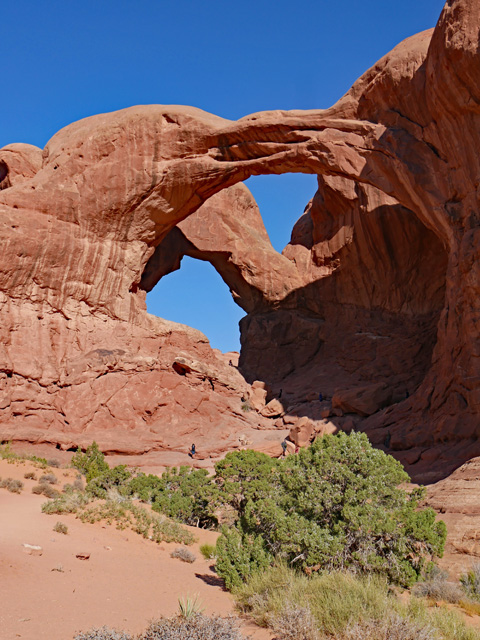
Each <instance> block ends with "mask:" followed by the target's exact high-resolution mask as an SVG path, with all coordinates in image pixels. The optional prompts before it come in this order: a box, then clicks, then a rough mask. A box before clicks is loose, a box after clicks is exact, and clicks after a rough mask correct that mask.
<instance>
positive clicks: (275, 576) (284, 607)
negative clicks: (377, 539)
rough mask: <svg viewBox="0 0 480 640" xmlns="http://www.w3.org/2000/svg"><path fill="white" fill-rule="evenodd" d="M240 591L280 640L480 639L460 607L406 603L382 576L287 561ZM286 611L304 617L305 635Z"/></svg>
mask: <svg viewBox="0 0 480 640" xmlns="http://www.w3.org/2000/svg"><path fill="white" fill-rule="evenodd" d="M235 595H236V598H237V602H238V606H239V608H240V610H241V611H242V612H243V613H247V614H249V615H251V616H252V617H253V618H254V619H255V620H256V622H257V623H258V624H260V625H262V626H270V627H271V628H273V629H274V630H275V632H276V634H277V637H278V638H279V640H280V639H282V640H290V638H291V639H292V640H293V638H295V640H296V638H297V637H298V638H301V639H302V640H315V639H316V638H318V639H319V640H320V639H321V640H324V639H325V640H327V639H335V640H347V639H348V640H397V639H398V640H405V639H406V640H410V638H412V639H413V638H414V639H415V640H417V639H424V640H430V639H431V640H453V639H455V640H480V634H479V632H478V631H476V630H475V629H473V628H469V627H467V626H466V624H465V622H464V621H463V619H462V617H461V615H460V614H459V613H458V612H457V611H452V610H449V609H447V608H445V607H428V606H426V605H425V603H424V601H422V600H419V599H417V598H415V597H413V598H411V600H410V602H409V603H408V604H402V602H401V601H400V600H399V599H398V598H397V597H396V596H395V595H394V594H393V593H392V591H391V590H390V589H389V586H388V583H387V581H386V580H385V579H384V578H381V577H379V576H377V577H375V576H362V575H357V576H355V575H352V574H351V573H345V572H333V573H328V574H323V575H318V574H317V575H313V576H311V577H308V576H306V575H301V574H299V573H298V572H295V571H292V570H291V569H289V568H288V567H287V566H286V565H284V564H283V565H279V566H276V567H274V568H271V569H269V570H267V571H265V572H263V573H261V574H255V575H254V576H252V577H251V578H250V579H249V580H248V582H247V583H246V584H245V585H242V587H240V588H238V589H236V590H235ZM286 612H290V613H291V615H292V616H293V617H297V618H298V624H299V628H300V629H302V633H303V635H299V636H294V635H293V636H292V635H289V633H294V631H292V629H291V627H290V625H289V621H288V620H287V619H286ZM312 619H313V620H314V624H312ZM369 633H370V635H369ZM382 633H383V635H382ZM282 634H283V635H282ZM317 634H318V635H317ZM402 634H403V635H402ZM409 634H410V635H409ZM415 634H416V635H415Z"/></svg>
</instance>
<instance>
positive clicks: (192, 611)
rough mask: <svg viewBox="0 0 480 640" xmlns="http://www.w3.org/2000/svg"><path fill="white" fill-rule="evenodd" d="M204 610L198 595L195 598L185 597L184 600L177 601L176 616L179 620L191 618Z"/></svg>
mask: <svg viewBox="0 0 480 640" xmlns="http://www.w3.org/2000/svg"><path fill="white" fill-rule="evenodd" d="M203 612H204V608H203V607H202V603H201V602H200V599H199V597H198V593H197V594H195V596H193V597H192V596H187V597H186V598H179V599H178V615H179V616H180V617H181V618H186V619H188V618H191V617H192V616H196V615H198V614H199V613H203Z"/></svg>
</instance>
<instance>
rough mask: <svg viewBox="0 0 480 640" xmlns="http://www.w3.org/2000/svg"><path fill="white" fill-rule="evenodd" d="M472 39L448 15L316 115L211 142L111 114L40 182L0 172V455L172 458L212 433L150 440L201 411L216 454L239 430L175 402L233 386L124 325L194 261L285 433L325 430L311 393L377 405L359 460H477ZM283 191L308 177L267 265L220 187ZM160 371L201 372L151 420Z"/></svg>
mask: <svg viewBox="0 0 480 640" xmlns="http://www.w3.org/2000/svg"><path fill="white" fill-rule="evenodd" d="M479 29H480V2H478V0H451V1H449V2H448V3H447V4H446V6H445V8H444V10H443V12H442V15H441V16H440V20H439V22H438V24H437V27H436V28H435V30H434V31H433V32H431V31H430V32H425V33H422V34H419V35H417V36H414V37H412V38H409V39H408V40H406V41H405V42H403V43H401V44H400V45H399V46H398V47H396V48H395V49H394V50H393V51H392V52H391V53H389V54H388V55H387V56H385V57H384V58H383V59H382V60H380V61H379V62H378V63H377V64H376V65H375V66H374V67H372V69H370V70H369V71H367V72H366V73H365V74H364V75H363V76H362V77H361V78H360V79H359V80H358V81H357V82H356V83H355V85H354V86H353V87H352V89H351V90H350V91H349V92H348V93H347V95H346V96H345V97H344V98H342V99H341V100H340V101H339V102H338V103H337V104H336V105H334V106H333V107H331V108H330V109H327V110H325V111H319V110H312V111H303V112H301V111H291V112H283V111H277V112H265V113H259V114H254V115H251V116H248V117H246V118H243V119H241V120H239V121H237V122H229V121H226V120H223V119H221V118H218V117H216V116H213V115H210V114H207V113H205V112H202V111H200V110H198V109H193V108H188V107H161V106H150V107H133V108H131V109H126V110H123V111H119V112H116V113H113V114H105V115H99V116H93V117H91V118H87V119H85V120H81V121H79V122H77V123H74V124H72V125H70V126H68V127H66V128H65V129H63V130H61V131H60V132H59V133H57V134H56V135H55V136H54V137H53V138H52V140H50V142H49V143H48V144H47V146H46V148H45V149H44V151H43V154H42V165H41V167H40V164H39V161H38V158H39V153H40V152H39V150H35V149H33V150H32V149H31V148H29V151H28V152H27V150H26V149H25V147H23V146H22V147H21V148H20V149H18V153H16V152H15V153H14V151H17V149H16V148H15V149H14V147H15V145H13V146H10V147H8V148H5V149H4V150H2V151H1V152H0V153H1V155H0V186H2V187H3V189H2V192H1V193H0V222H1V227H0V229H1V232H0V233H1V237H2V246H3V247H4V254H3V257H2V260H1V262H0V291H1V292H2V299H1V300H0V305H1V308H0V317H1V320H2V324H1V326H2V329H1V331H2V336H1V338H2V339H1V343H2V347H1V350H0V370H1V371H3V376H4V377H3V378H2V380H1V385H2V386H1V389H2V393H3V400H2V401H1V405H3V409H2V410H1V415H0V424H1V425H2V433H3V434H4V435H3V437H14V438H17V439H31V440H32V439H37V440H47V441H51V442H57V443H59V444H60V446H67V445H69V444H73V443H74V442H73V441H74V440H75V441H78V442H79V441H80V440H81V441H82V442H86V441H87V440H91V439H93V437H95V438H97V439H98V440H100V439H101V438H100V437H99V434H100V435H103V436H105V438H106V440H105V443H106V442H107V441H108V442H109V443H110V444H109V445H108V446H107V444H105V447H106V448H111V447H112V446H113V442H114V441H115V442H117V443H118V446H117V445H116V446H117V448H116V450H125V451H128V450H130V449H131V447H132V446H133V445H132V444H131V443H132V442H134V441H135V442H136V443H137V447H138V448H139V449H142V448H143V449H148V448H152V447H153V448H155V447H159V448H161V447H166V446H168V442H167V441H169V438H170V432H169V429H171V432H172V436H171V437H173V431H176V436H175V437H178V440H177V441H178V442H181V443H182V446H183V444H184V443H185V442H186V440H185V439H184V436H185V438H187V437H188V438H190V439H191V436H192V434H195V433H197V431H196V430H195V429H197V428H198V429H204V431H205V432H207V431H209V429H211V428H212V427H211V426H210V423H209V424H208V427H207V426H205V425H206V424H207V423H206V422H205V421H204V422H202V423H201V424H202V425H203V426H198V427H195V428H193V430H192V431H188V427H185V429H186V430H187V432H188V433H185V432H184V431H182V428H183V427H182V428H181V427H177V426H172V425H173V424H174V423H175V419H174V415H176V414H175V411H176V410H177V404H178V405H179V406H182V402H183V403H184V404H187V405H188V407H184V408H185V410H186V411H187V413H186V417H185V418H184V421H183V422H185V420H187V421H188V419H190V418H191V417H192V415H194V414H195V415H196V414H197V413H201V411H200V407H202V406H205V408H204V409H202V411H204V412H205V413H206V415H207V416H208V417H209V418H211V420H212V424H217V422H218V421H219V415H220V414H221V415H224V416H229V417H231V418H232V420H233V422H232V423H231V425H230V426H229V427H228V428H226V429H225V430H223V431H221V433H222V434H226V433H228V434H229V435H228V436H225V437H228V438H233V437H234V436H233V434H234V433H235V430H236V429H237V420H238V419H244V418H245V416H242V415H241V413H239V414H238V415H237V414H235V412H234V411H233V409H229V410H225V406H224V405H221V408H220V409H218V411H216V412H215V411H214V412H213V413H209V409H208V408H207V405H208V406H213V404H215V403H214V402H213V399H212V400H211V403H212V405H210V404H209V403H206V402H205V401H204V400H201V399H200V396H195V388H194V387H195V386H196V385H197V384H198V388H197V391H201V394H200V395H202V394H204V393H205V389H207V390H208V386H210V388H211V386H212V385H213V387H215V384H217V388H216V389H215V388H214V389H212V388H211V391H212V392H215V394H217V392H218V393H220V391H218V388H220V389H221V390H222V391H221V394H220V395H222V397H223V396H224V397H225V398H229V397H231V395H232V394H233V396H235V398H236V399H237V400H238V398H239V397H240V396H241V395H242V394H246V393H248V388H247V386H246V384H245V382H244V381H243V379H242V378H241V377H236V379H235V382H234V383H231V384H230V383H227V382H226V381H225V375H224V371H223V369H222V365H221V359H219V358H218V357H217V356H216V355H215V354H212V353H211V352H210V351H209V350H208V348H207V345H206V343H205V341H204V339H203V338H202V337H201V336H199V335H198V333H195V332H188V331H187V330H185V331H184V332H180V333H178V334H177V333H176V332H175V331H174V330H173V328H172V325H171V324H169V323H165V322H162V321H161V320H158V319H154V318H152V317H150V316H148V314H146V312H145V305H144V295H145V290H148V289H149V288H151V287H152V286H153V285H154V284H155V282H156V281H157V280H158V279H159V278H160V277H162V276H163V275H164V274H165V273H168V272H169V271H170V270H172V269H173V268H175V267H176V266H177V265H178V261H179V259H180V258H181V256H182V255H184V254H188V255H195V256H196V257H199V258H201V259H210V260H211V261H212V263H213V264H214V265H215V266H216V267H217V269H218V270H219V272H220V273H221V274H222V277H223V278H224V280H225V281H226V282H227V284H228V285H229V286H230V288H231V289H232V291H233V292H234V294H235V296H236V298H237V299H238V301H239V302H240V304H241V305H242V306H243V307H244V308H245V309H246V310H247V311H248V313H249V315H248V316H247V318H246V319H245V320H244V321H243V324H242V356H241V360H240V367H241V369H242V371H243V372H244V373H245V375H246V377H247V379H248V380H249V381H252V380H254V379H255V378H260V379H263V380H266V381H267V382H269V383H270V384H271V387H272V389H273V393H274V394H275V393H277V394H278V395H280V391H282V393H284V394H285V395H284V396H282V402H284V401H285V402H286V401H288V403H289V405H290V406H289V411H290V413H291V414H292V413H293V414H297V415H305V414H308V415H309V416H310V417H313V418H316V417H317V413H318V414H321V413H322V412H325V411H326V410H328V406H327V407H325V406H324V404H322V402H320V400H318V399H315V398H316V397H317V396H318V390H319V389H321V390H322V391H323V392H324V394H325V395H326V396H327V398H328V397H329V395H332V394H333V392H335V391H337V396H338V393H339V392H342V388H343V391H349V393H350V395H352V387H356V388H358V393H357V396H359V395H361V396H365V387H366V385H372V386H371V388H372V389H377V390H378V388H379V387H378V384H384V385H387V386H388V387H390V388H391V389H392V393H391V394H386V396H388V398H386V396H385V397H383V396H382V398H381V401H379V402H377V404H376V405H375V404H374V405H368V411H366V410H365V406H367V404H368V403H367V404H365V403H363V407H364V409H363V410H362V411H360V413H363V414H365V413H370V411H371V410H375V408H377V407H378V408H381V406H382V405H384V404H387V403H390V402H393V403H394V404H392V405H391V406H389V407H388V408H386V409H383V410H382V411H377V412H375V413H374V414H373V415H372V416H371V417H370V418H368V419H367V420H366V421H365V422H364V423H363V424H364V427H365V428H366V429H367V430H368V431H369V432H370V433H371V434H372V437H373V438H374V439H375V441H377V442H379V443H381V442H384V441H387V440H388V442H389V446H390V447H392V448H393V449H395V450H404V451H409V450H412V448H415V447H417V448H418V447H420V448H422V450H423V451H426V450H427V449H429V448H432V447H438V446H439V445H442V446H443V452H442V451H440V450H439V452H438V455H444V456H445V457H446V458H448V460H450V461H451V462H452V464H453V461H455V460H457V459H461V458H463V459H465V456H471V455H474V454H475V453H478V445H477V437H478V427H479V423H480V421H479V417H480V416H479V413H480V411H479V407H480V364H479V362H480V359H479V355H480V353H479V349H480V347H479V344H480V343H479V341H478V323H479V318H480V302H479V301H480V296H479V295H478V294H479V283H480V271H479V266H478V265H479V264H480V262H479V260H478V251H479V247H480V235H479V234H480V231H479V229H480V224H479V213H478V210H479V207H478V197H479V195H478V185H479V183H480V178H479V176H480V163H479V159H478V153H477V149H478V146H479V145H478V139H477V138H478V137H479V135H480V120H479V116H480V107H479V104H480V99H479V98H480V97H479V96H478V95H477V94H478V92H479V87H480V82H479V80H480V65H479V62H478V61H479V59H480V58H479V55H478V53H479V52H478V46H479V45H478V41H479V38H478V35H479ZM289 171H293V172H304V173H315V174H318V175H319V190H318V192H317V195H316V196H315V198H314V199H313V201H312V203H311V205H310V207H309V209H308V211H307V212H306V214H305V215H304V216H303V218H302V219H301V221H300V222H299V223H298V224H297V226H296V228H295V230H294V234H293V237H292V243H291V244H290V246H289V247H288V248H287V249H286V251H285V252H284V255H283V256H278V255H276V254H275V252H273V250H272V249H271V247H270V246H269V243H268V239H267V238H266V236H265V233H264V230H263V229H262V225H261V224H260V220H259V216H258V211H257V210H256V207H255V205H254V203H253V202H252V200H251V198H250V196H249V195H248V192H247V191H246V190H245V188H243V187H239V186H238V187H237V186H234V185H236V184H237V183H239V182H242V181H243V180H245V179H246V178H247V177H249V176H250V175H256V174H261V173H284V172H289ZM220 192H221V193H220ZM216 194H218V195H216ZM209 199H210V200H209ZM203 203H206V204H205V205H204V206H203V207H202V209H200V207H201V206H202V205H203ZM192 214H193V215H192ZM239 215H242V216H244V217H245V221H246V224H239ZM189 216H191V218H189ZM187 218H188V220H187ZM220 221H221V222H220ZM213 225H215V226H213ZM213 228H214V229H215V237H214V238H212V237H211V233H210V231H209V230H210V229H213ZM177 342H178V344H179V346H178V347H176V346H175V347H174V348H173V351H169V348H170V347H173V345H176V344H177ZM180 347H182V351H186V352H187V353H186V355H185V354H183V355H182V354H180V355H179V354H178V353H177V351H178V349H179V348H180ZM183 347H185V348H183ZM92 354H93V355H92ZM179 357H180V358H185V359H186V360H189V359H190V360H194V361H196V362H198V363H200V365H201V366H197V365H195V367H193V368H191V367H190V368H189V369H188V370H186V371H184V373H185V377H187V378H188V376H194V380H193V384H192V385H189V387H188V389H189V390H188V393H187V391H184V392H183V391H182V393H180V392H178V397H176V405H175V411H172V412H170V413H169V417H168V419H166V420H161V419H160V417H158V419H157V417H156V415H157V414H156V409H155V410H154V408H152V407H153V405H154V404H155V402H157V407H158V403H160V406H162V402H163V401H162V400H159V398H162V397H163V396H165V395H168V394H167V391H166V390H168V391H169V393H170V392H171V393H173V392H174V389H172V388H171V385H172V384H173V386H174V387H176V386H177V385H178V384H179V380H180V377H179V376H182V374H181V372H178V371H177V372H175V369H173V363H174V361H176V362H180V361H179V360H178V358H179ZM152 359H153V360H152ZM155 359H156V360H155ZM227 366H228V365H227ZM72 367H73V369H72ZM209 367H211V368H212V367H213V369H215V371H217V370H218V373H215V374H212V375H207V374H205V371H206V369H208V368H209ZM180 368H181V367H180ZM213 369H209V371H210V370H212V371H213ZM72 370H73V371H75V372H76V373H75V376H77V377H75V376H74V377H73V378H72V377H70V373H69V372H70V371H72ZM162 371H165V376H166V377H165V376H164V375H163V374H162V375H160V372H162ZM222 371H223V373H222ZM167 373H168V375H167ZM157 374H158V376H157ZM236 375H237V374H236ZM171 376H177V377H176V378H171ZM227 377H228V376H227ZM157 378H158V379H157ZM167 378H168V380H167ZM173 379H175V381H176V382H175V384H174V383H172V382H170V380H173ZM153 381H155V382H153ZM84 385H86V386H84ZM202 385H203V386H202ZM229 385H230V386H229ZM375 385H377V386H375ZM140 388H141V389H142V391H141V392H140ZM152 388H155V389H156V391H155V392H152V391H151V389H152ZM77 392H78V394H77ZM407 392H408V393H409V397H408V398H406V395H407ZM190 394H192V400H189V399H186V396H187V395H188V396H189V397H190ZM137 395H138V397H139V398H140V399H139V401H138V403H137V399H136V398H137ZM152 395H153V396H154V398H151V396H152ZM180 396H181V398H180ZM353 396H355V393H354V392H353ZM215 397H217V396H216V395H215ZM343 397H344V398H345V393H343ZM147 398H151V401H150V400H147ZM195 398H197V400H198V402H197V400H195ZM202 398H203V395H202ZM402 398H403V402H398V401H400V400H401V399H402ZM269 399H270V398H269ZM350 400H351V398H350ZM353 400H354V402H353V403H352V402H350V403H349V405H348V408H347V407H346V405H345V406H343V405H342V406H343V408H342V407H341V406H340V407H337V409H338V412H339V413H341V412H343V411H345V410H352V409H355V398H353ZM167 404H168V403H167ZM327 404H328V402H327ZM114 405H115V406H114ZM219 406H220V405H219ZM152 412H153V413H152ZM67 414H68V416H67ZM152 415H153V416H154V417H153V418H152V417H151V416H152ZM127 416H128V417H127ZM340 417H341V416H340ZM255 420H257V418H255ZM255 420H253V418H252V421H251V424H252V425H253V423H254V422H255ZM258 420H260V418H258ZM258 420H257V426H260V423H259V422H258ZM348 420H350V424H351V419H350V418H348ZM340 422H341V421H340ZM167 423H168V424H167ZM177 424H178V422H177ZM114 430H115V431H114ZM160 433H161V434H162V435H160ZM209 433H210V432H209ZM61 434H63V435H61ZM72 434H75V436H73V435H72ZM105 434H108V436H106V435H105ZM145 434H147V435H145ZM164 434H168V435H164ZM179 434H181V437H180V435H179ZM218 437H219V436H218V434H217V436H215V437H214V439H215V441H216V442H217V443H218ZM222 437H223V436H222ZM229 442H230V441H229ZM75 443H76V442H75ZM219 446H220V445H219ZM221 446H223V444H222V445H221ZM228 446H230V445H228ZM225 448H226V446H225ZM408 455H409V454H408ZM423 455H424V454H423V453H422V456H423ZM407 457H408V456H407ZM422 459H423V458H421V460H422Z"/></svg>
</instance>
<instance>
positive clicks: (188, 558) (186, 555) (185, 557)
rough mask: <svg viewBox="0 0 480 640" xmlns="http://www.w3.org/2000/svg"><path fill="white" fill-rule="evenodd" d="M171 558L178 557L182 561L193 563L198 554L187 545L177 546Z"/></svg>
mask: <svg viewBox="0 0 480 640" xmlns="http://www.w3.org/2000/svg"><path fill="white" fill-rule="evenodd" d="M170 557H171V558H178V559H179V560H182V562H188V563H190V564H192V563H193V562H195V560H196V559H197V557H196V555H195V554H194V553H192V552H191V551H190V549H186V548H185V547H177V548H176V549H175V550H174V551H172V553H171V554H170Z"/></svg>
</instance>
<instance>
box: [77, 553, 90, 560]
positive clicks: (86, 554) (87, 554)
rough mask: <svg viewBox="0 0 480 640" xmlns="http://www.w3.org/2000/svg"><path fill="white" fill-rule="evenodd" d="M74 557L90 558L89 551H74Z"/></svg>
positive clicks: (80, 558)
mask: <svg viewBox="0 0 480 640" xmlns="http://www.w3.org/2000/svg"><path fill="white" fill-rule="evenodd" d="M75 557H76V558H78V559H79V560H90V554H89V553H76V554H75Z"/></svg>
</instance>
